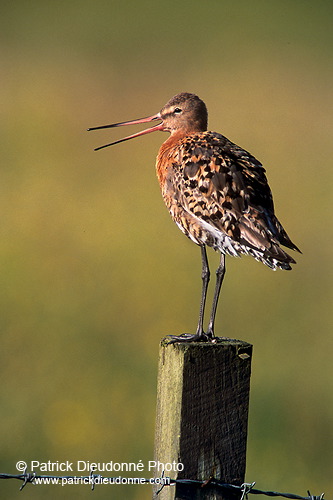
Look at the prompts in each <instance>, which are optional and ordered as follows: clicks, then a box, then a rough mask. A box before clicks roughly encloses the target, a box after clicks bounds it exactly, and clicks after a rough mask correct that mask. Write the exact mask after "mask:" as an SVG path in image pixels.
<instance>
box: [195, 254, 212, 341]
mask: <svg viewBox="0 0 333 500" xmlns="http://www.w3.org/2000/svg"><path fill="white" fill-rule="evenodd" d="M200 248H201V265H202V271H201V279H202V292H201V301H200V312H199V322H198V327H197V333H196V334H197V336H198V337H202V336H203V335H204V331H203V320H204V314H205V305H206V297H207V289H208V283H209V279H210V271H209V265H208V259H207V252H206V247H205V245H201V247H200Z"/></svg>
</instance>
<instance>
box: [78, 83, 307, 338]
mask: <svg viewBox="0 0 333 500" xmlns="http://www.w3.org/2000/svg"><path fill="white" fill-rule="evenodd" d="M207 119H208V113H207V108H206V105H205V103H204V102H203V101H202V100H201V99H199V97H198V96H196V95H194V94H189V93H186V92H183V93H181V94H178V95H176V96H175V97H173V98H172V99H170V101H169V102H168V103H167V104H166V105H165V106H164V107H163V108H162V109H161V111H160V112H159V113H157V114H156V115H152V116H149V117H147V118H140V119H138V120H131V121H127V122H121V123H114V124H112V125H103V126H101V127H93V128H90V129H88V130H96V129H102V128H112V127H119V126H123V125H135V124H139V123H146V122H151V121H155V120H158V121H159V122H160V123H159V124H158V125H155V126H153V127H150V128H148V129H145V130H142V131H141V132H137V133H135V134H133V135H130V136H128V137H125V138H123V139H120V140H118V141H114V142H112V143H110V144H106V145H105V146H101V147H99V148H96V150H98V149H102V148H105V147H107V146H112V145H114V144H118V143H120V142H123V141H127V140H128V139H132V138H134V137H139V136H141V135H144V134H148V133H150V132H154V131H157V130H160V131H164V132H170V137H169V138H168V139H167V140H166V141H165V142H164V143H163V144H162V146H161V148H160V150H159V152H158V155H157V160H156V172H157V177H158V180H159V183H160V187H161V191H162V196H163V199H164V201H165V203H166V206H167V207H168V209H169V212H170V214H171V217H172V218H173V220H174V221H175V222H176V224H177V226H178V227H179V229H180V230H181V231H182V232H183V233H184V234H186V236H188V237H189V238H190V239H191V240H192V241H194V243H196V244H197V245H199V246H200V249H201V259H202V294H201V303H200V313H199V322H198V326H197V330H196V333H195V334H182V335H179V336H170V340H171V342H177V341H181V342H189V341H212V340H213V339H214V323H215V315H216V309H217V304H218V299H219V295H220V290H221V285H222V281H223V278H224V275H225V255H226V254H228V255H232V256H235V257H237V256H240V255H241V254H248V255H252V257H254V258H255V259H256V260H258V261H260V262H263V263H264V264H266V265H267V266H269V267H270V268H271V269H274V270H275V269H277V268H279V269H288V270H289V269H291V264H295V260H294V259H293V258H292V257H291V256H290V255H288V254H287V253H286V252H285V251H284V250H283V249H282V248H281V247H280V244H281V245H283V246H285V247H287V248H290V249H292V250H297V251H300V250H299V249H298V248H297V247H296V245H294V243H292V241H291V240H290V238H289V236H288V235H287V233H286V231H285V230H284V229H283V227H282V225H281V224H280V222H279V221H278V219H277V218H276V216H275V214H274V205H273V199H272V193H271V190H270V188H269V185H268V183H267V179H266V175H265V169H264V168H263V166H262V165H261V163H260V162H259V161H258V160H256V158H254V156H252V155H251V154H250V153H248V152H247V151H245V150H244V149H242V148H240V147H239V146H237V145H236V144H234V143H233V142H231V141H229V140H228V139H227V138H226V137H224V136H223V135H221V134H218V133H216V132H208V131H207ZM206 246H209V247H212V248H213V249H214V250H217V251H219V252H220V254H221V259H220V264H219V266H218V268H217V271H216V286H215V293H214V298H213V304H212V310H211V315H210V320H209V323H208V327H207V330H206V331H204V328H203V318H204V310H205V303H206V295H207V289H208V282H209V278H210V271H209V265H208V259H207V254H206Z"/></svg>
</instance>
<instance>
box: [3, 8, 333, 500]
mask: <svg viewBox="0 0 333 500" xmlns="http://www.w3.org/2000/svg"><path fill="white" fill-rule="evenodd" d="M332 14H333V7H332V2H331V1H324V0H319V1H317V2H313V1H308V0H302V1H301V0H293V1H291V0H289V1H284V0H280V1H267V0H252V1H248V0H245V1H242V0H236V1H232V0H220V1H218V0H215V1H214V0H207V1H205V2H199V1H191V2H190V1H174V0H171V1H168V2H162V1H161V2H158V1H157V2H156V1H155V2H154V1H148V0H142V1H140V2H136V1H132V0H130V1H123V0H122V1H118V0H109V1H99V0H97V1H95V2H93V1H85V0H81V1H75V0H69V1H68V0H66V1H61V0H60V1H58V2H50V1H49V2H45V1H44V2H42V1H37V0H32V1H30V2H24V1H20V0H14V1H11V2H9V1H2V2H1V19H0V24H1V26H0V27H1V30H0V39H1V45H0V50H1V86H0V99H1V121H0V127H1V137H2V148H1V156H2V160H1V179H2V180H1V187H0V189H1V243H0V246H1V247H0V252H1V264H0V265H1V288H0V293H1V301H0V307H1V351H0V353H1V365H0V366H1V375H2V384H1V391H0V394H1V395H0V398H1V414H0V436H1V438H0V439H1V441H0V442H1V456H0V472H8V473H16V470H15V464H16V462H17V461H18V460H27V461H30V460H39V461H47V460H51V461H56V460H59V461H63V460H70V461H76V460H89V461H98V462H107V461H110V460H113V461H115V462H122V461H125V462H135V461H138V460H140V459H141V460H143V462H144V463H146V462H147V461H148V460H152V459H153V438H154V419H155V398H156V376H157V357H158V345H159V340H160V339H161V337H163V336H164V335H166V334H179V333H182V332H184V331H187V332H188V331H194V329H195V326H196V322H197V315H198V306H199V297H200V288H201V279H200V252H199V249H198V248H197V247H196V246H195V245H193V243H191V242H190V241H189V240H187V239H186V238H185V237H184V236H183V235H182V234H181V233H180V231H179V230H178V228H177V227H176V225H175V224H173V222H172V221H171V219H170V217H169V215H168V213H167V210H166V208H165V207H164V204H163V201H162V199H161V195H160V192H159V187H158V183H157V180H156V176H155V171H154V162H155V156H156V154H157V150H158V148H159V146H160V144H161V143H162V141H163V140H165V139H166V138H167V135H166V134H160V133H156V134H153V135H151V136H146V137H144V138H141V139H137V140H134V141H130V142H128V143H125V144H120V145H118V146H116V147H114V148H112V149H106V150H103V151H100V152H98V153H95V152H94V151H93V148H94V147H96V146H100V145H102V144H105V143H107V142H111V141H112V140H115V139H116V138H118V137H121V136H122V135H123V134H124V133H125V134H126V133H127V131H128V129H127V130H124V129H123V130H119V131H116V130H115V131H112V130H106V131H99V132H90V133H89V134H88V133H87V132H86V131H85V130H86V128H87V127H92V126H97V125H103V124H107V123H112V122H116V121H123V120H127V119H131V118H138V117H141V116H147V115H149V114H153V113H156V112H157V111H159V109H160V108H161V107H162V106H163V105H164V104H165V102H166V101H167V100H168V99H169V98H170V97H172V96H173V95H174V94H176V93H178V92H180V91H187V92H194V93H197V94H198V95H199V96H200V97H201V98H202V99H203V100H204V101H205V102H206V104H207V106H208V109H209V112H210V124H209V125H210V127H209V128H210V129H211V130H215V131H218V132H221V133H223V134H224V135H226V136H227V137H229V138H230V139H231V140H233V141H234V142H236V143H237V144H239V145H241V146H242V147H244V148H245V149H247V150H249V151H250V152H251V153H252V154H254V155H255V156H257V158H258V159H260V160H261V161H262V162H263V163H264V165H265V167H266V169H267V175H268V178H269V182H270V185H271V188H272V190H273V193H274V201H275V205H276V211H277V215H278V216H279V218H280V220H281V221H282V223H283V225H284V226H285V228H286V230H287V231H288V233H289V234H290V236H291V238H292V239H293V240H294V241H295V243H296V244H297V245H298V246H299V247H300V248H301V249H302V251H303V255H302V256H300V255H297V256H296V259H297V262H298V263H297V265H296V266H295V267H294V270H293V271H292V272H291V273H286V272H281V271H277V272H276V273H274V272H272V271H271V270H269V269H268V268H266V267H265V266H263V265H262V264H260V263H258V262H256V261H254V260H253V259H251V258H248V257H244V258H242V259H232V258H228V260H227V266H228V271H227V275H226V279H225V283H224V286H223V291H222V297H221V302H220V309H219V311H218V317H217V332H216V333H217V334H219V335H227V336H230V337H236V338H240V339H243V340H246V341H249V342H251V343H253V344H254V359H253V375H252V387H251V407H250V419H249V439H248V458H247V480H248V481H250V482H252V481H256V483H257V487H258V488H260V489H273V490H274V489H275V490H277V491H289V492H294V493H298V494H302V495H303V494H306V490H307V489H309V490H310V491H311V493H313V494H320V493H321V492H322V491H325V494H326V497H327V498H330V497H331V496H332V494H333V474H332V469H333V369H332V355H333V342H332V324H333V322H332V270H331V269H332V257H331V247H332V244H333V240H332V215H331V207H332V171H333V169H332V154H331V148H332V131H333V126H332V76H333V66H332V59H333V58H332V44H333V40H332V38H333V36H332ZM135 130H136V129H135V128H131V129H130V131H131V132H134V131H135ZM210 258H211V267H212V270H213V269H214V267H215V266H217V263H218V255H217V254H214V253H213V252H210ZM210 297H211V296H210ZM146 475H147V474H146ZM19 486H20V484H19V482H15V481H14V480H12V481H2V482H1V483H0V491H1V493H0V495H1V497H4V498H5V497H6V498H17V497H19V496H20V498H21V497H22V495H23V497H24V498H25V499H26V500H29V499H31V498H34V499H41V498H48V497H49V496H50V495H51V496H52V495H53V498H61V499H65V498H66V499H67V498H73V495H74V496H75V497H78V496H79V497H80V498H92V496H93V497H94V498H99V499H104V498H128V499H135V500H141V499H146V498H150V487H149V486H127V487H123V488H121V487H119V486H118V487H116V486H113V487H107V486H100V487H97V488H96V490H95V491H94V493H92V492H91V491H90V489H89V487H87V486H67V487H64V488H61V487H56V486H54V487H50V486H39V487H33V486H31V485H28V486H27V487H26V488H25V490H24V492H23V493H19V491H18V488H19ZM73 488H74V489H73ZM23 497H22V498H23Z"/></svg>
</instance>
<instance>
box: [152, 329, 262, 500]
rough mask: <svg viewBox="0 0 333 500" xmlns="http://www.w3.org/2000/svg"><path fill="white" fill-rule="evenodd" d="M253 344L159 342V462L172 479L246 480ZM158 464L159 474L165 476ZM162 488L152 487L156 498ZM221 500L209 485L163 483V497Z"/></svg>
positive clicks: (157, 441) (157, 449) (156, 440)
mask: <svg viewBox="0 0 333 500" xmlns="http://www.w3.org/2000/svg"><path fill="white" fill-rule="evenodd" d="M251 356H252V345H251V344H248V343H247V342H243V341H239V340H234V339H224V338H217V342H216V343H211V342H207V343H204V342H202V343H200V342H192V343H188V344H186V343H176V344H169V345H163V341H162V343H161V346H160V357H159V374H158V389H157V415H156V432H155V458H154V460H155V462H156V464H157V466H158V465H159V464H158V462H160V463H162V464H173V463H175V464H182V465H183V466H184V467H183V469H182V465H177V468H178V469H182V470H178V471H177V470H173V469H175V468H176V467H175V466H173V468H172V467H171V470H170V465H168V466H167V468H166V470H165V475H166V476H169V477H171V478H173V479H198V480H208V479H209V478H210V477H211V476H214V478H215V479H219V480H221V481H224V482H226V483H232V484H238V485H240V484H242V483H243V482H244V475H245V461H246V439H247V421H248V405H249V390H250V372H251ZM161 468H162V466H161V465H159V467H156V469H155V477H160V476H161ZM168 469H169V470H168ZM158 489H159V487H156V488H154V498H157V497H156V492H157V491H158ZM175 498H177V499H187V498H188V499H210V500H215V499H221V498H224V499H225V498H226V495H224V494H223V496H222V495H221V493H217V492H213V491H212V490H211V489H210V488H209V487H208V488H195V489H194V490H193V489H192V488H190V489H188V488H184V487H182V486H180V487H179V486H178V485H177V486H176V487H175V486H165V487H164V488H163V489H162V491H161V492H160V493H159V495H158V499H159V500H167V499H168V500H169V499H175Z"/></svg>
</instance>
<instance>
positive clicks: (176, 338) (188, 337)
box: [168, 245, 214, 344]
mask: <svg viewBox="0 0 333 500" xmlns="http://www.w3.org/2000/svg"><path fill="white" fill-rule="evenodd" d="M200 248H201V266H202V271H201V278H202V292H201V301H200V311H199V322H198V327H197V331H196V333H195V335H193V334H190V333H183V334H182V335H168V343H169V344H173V343H175V342H200V341H204V342H205V341H207V340H210V338H213V337H214V335H207V334H206V333H205V332H204V331H203V319H204V313H205V304H206V297H207V289H208V283H209V278H210V271H209V265H208V259H207V253H206V247H205V245H200Z"/></svg>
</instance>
